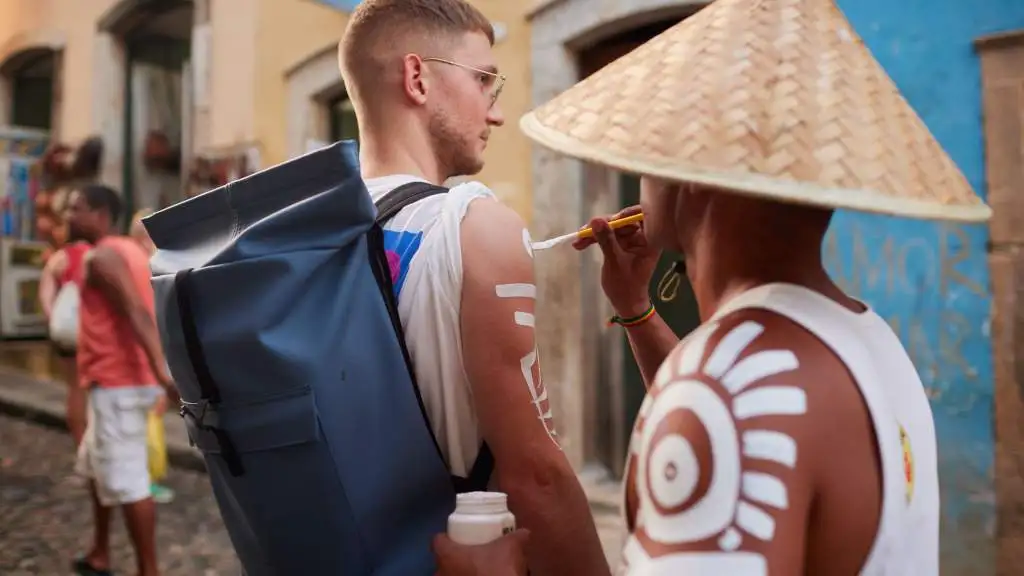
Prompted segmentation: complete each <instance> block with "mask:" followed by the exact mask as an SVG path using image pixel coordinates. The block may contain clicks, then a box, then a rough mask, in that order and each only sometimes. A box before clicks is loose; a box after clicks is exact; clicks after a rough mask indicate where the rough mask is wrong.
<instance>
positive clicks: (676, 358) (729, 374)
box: [623, 321, 807, 576]
mask: <svg viewBox="0 0 1024 576" xmlns="http://www.w3.org/2000/svg"><path fill="white" fill-rule="evenodd" d="M718 329H719V326H718V325H708V326H702V327H701V328H698V329H697V330H696V331H695V332H694V333H692V334H691V335H690V336H689V337H688V338H687V339H686V340H684V341H683V343H682V344H680V346H679V347H677V349H676V351H675V352H673V354H672V355H670V357H669V359H668V360H666V362H665V363H664V364H663V365H662V367H661V369H659V371H658V373H657V375H656V376H655V381H654V382H653V383H652V385H651V390H650V393H649V394H648V397H647V398H645V400H644V403H643V405H642V406H641V409H640V414H639V415H638V419H637V427H636V429H635V430H634V435H633V442H632V443H631V444H632V445H631V449H630V458H631V459H636V461H637V464H638V466H637V467H636V472H635V477H634V478H633V481H632V483H631V484H630V488H632V489H634V490H635V493H636V498H637V506H636V518H635V521H634V522H633V524H634V526H635V530H636V533H634V535H633V536H631V537H630V539H629V542H628V544H627V546H626V549H625V551H624V553H623V555H624V561H625V562H626V563H627V564H628V567H629V572H628V574H630V575H631V576H640V575H643V576H648V575H650V576H655V575H665V576H668V575H669V574H688V573H697V574H703V573H708V574H743V575H744V576H766V575H767V574H768V563H767V560H766V558H765V557H764V556H763V555H762V554H759V553H755V552H748V551H743V550H740V548H741V546H742V545H743V540H744V538H754V539H756V540H760V541H764V542H770V541H771V540H772V539H773V538H774V537H775V528H776V521H775V518H774V516H773V513H774V511H783V510H787V509H788V508H789V504H790V498H789V491H788V489H787V487H786V485H785V483H784V482H783V481H782V480H781V479H779V478H778V477H776V476H774V475H772V474H769V473H767V472H763V471H760V470H752V469H749V467H750V465H751V464H752V463H754V462H758V461H760V462H770V463H776V464H781V465H783V466H786V467H788V468H793V467H795V466H796V461H797V443H796V441H795V440H794V439H793V438H792V437H790V436H789V435H787V434H785V433H783V432H780V431H777V430H770V429H765V428H764V426H763V424H760V423H758V422H757V420H756V419H757V418H760V417H763V416H773V417H778V416H799V415H802V414H805V413H806V411H807V396H806V393H805V392H804V390H802V389H801V388H798V387H796V386H792V385H789V384H788V383H787V384H779V383H778V382H779V381H778V379H777V378H774V377H775V376H778V375H779V374H784V373H787V372H792V371H793V370H796V369H797V368H799V362H798V360H797V357H796V355H795V354H794V353H793V352H792V351H789V350H767V351H761V352H757V353H754V354H750V355H748V356H746V357H744V358H743V359H742V360H740V358H741V357H743V356H744V351H745V350H746V349H747V348H748V347H749V346H750V345H751V343H753V342H754V340H755V339H757V338H758V337H759V336H760V335H761V334H762V333H763V332H764V327H763V326H762V325H761V324H759V323H757V322H752V321H747V322H743V323H741V324H740V325H738V326H736V327H735V328H733V329H731V330H730V331H729V332H728V333H727V334H725V336H724V337H722V338H721V340H720V341H719V342H718V343H717V345H715V346H714V348H713V349H712V350H711V351H710V353H709V354H707V355H706V358H707V359H706V360H705V352H706V351H707V348H708V344H709V341H710V338H711V336H712V335H713V334H714V333H715V332H717V331H718ZM768 378H773V380H774V382H773V384H771V385H765V384H764V383H763V381H764V380H765V379H768ZM706 379H711V380H714V381H717V382H718V383H719V384H720V385H721V390H722V391H724V392H725V395H724V396H723V395H720V394H719V393H718V392H716V391H715V390H714V389H713V388H711V387H709V386H708V385H707V384H705V383H704V381H703V380H706ZM680 410H686V411H688V414H687V416H684V417H685V418H693V419H694V421H695V422H696V423H697V424H699V425H700V427H701V428H702V429H703V432H704V434H705V435H706V437H707V442H708V443H709V445H710V449H711V450H710V452H711V461H710V462H703V463H701V462H699V461H698V459H697V456H696V452H695V450H694V447H693V446H692V445H691V444H690V440H689V439H688V438H687V437H686V436H684V435H682V434H679V433H676V432H673V431H672V428H671V427H668V428H667V427H666V426H665V425H664V424H665V423H666V421H668V419H669V418H670V416H671V415H673V414H676V415H677V416H674V417H679V416H678V413H679V411H680ZM751 425H754V426H751ZM687 426H689V424H688V425H687ZM702 464H703V465H704V466H710V470H704V471H702V470H700V466H701V465H702ZM628 469H629V465H628V464H627V470H628ZM702 473H703V475H704V476H705V477H710V484H709V485H708V487H707V490H706V492H705V493H704V494H702V495H701V496H700V497H699V498H696V499H695V498H694V495H695V490H696V488H697V485H698V482H699V479H700V478H701V476H702ZM640 532H642V534H643V536H645V537H646V539H649V540H651V541H653V542H654V543H656V544H659V545H660V546H658V547H656V549H655V550H656V552H655V553H651V551H649V550H647V549H646V548H645V547H644V545H643V542H644V539H642V538H638V535H637V534H638V533H640ZM708 538H715V540H714V541H715V542H717V544H718V548H719V551H707V552H690V551H686V552H683V551H680V550H672V547H674V546H685V545H688V544H693V543H695V542H700V541H702V540H706V539H708Z"/></svg>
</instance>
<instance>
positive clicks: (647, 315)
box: [608, 302, 656, 328]
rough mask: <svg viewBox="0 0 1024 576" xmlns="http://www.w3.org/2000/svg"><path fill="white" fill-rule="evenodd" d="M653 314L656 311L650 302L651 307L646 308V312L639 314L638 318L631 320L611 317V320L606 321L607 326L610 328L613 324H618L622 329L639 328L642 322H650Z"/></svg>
mask: <svg viewBox="0 0 1024 576" xmlns="http://www.w3.org/2000/svg"><path fill="white" fill-rule="evenodd" d="M655 312H656V310H655V309H654V303H653V302H652V303H651V305H650V306H649V307H648V308H647V310H645V311H644V313H643V314H640V315H639V316H633V317H632V318H623V317H621V316H612V317H611V318H609V319H608V325H609V326H611V325H613V324H618V325H619V326H622V327H623V328H631V327H633V326H639V325H641V324H643V323H644V322H647V321H648V320H650V319H651V317H652V316H654V313H655Z"/></svg>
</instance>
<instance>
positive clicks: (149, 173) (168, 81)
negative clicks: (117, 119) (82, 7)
mask: <svg viewBox="0 0 1024 576" xmlns="http://www.w3.org/2000/svg"><path fill="white" fill-rule="evenodd" d="M193 22H194V7H193V3H192V2H191V1H190V0H161V1H160V2H139V1H138V0H120V2H118V3H117V4H116V5H115V6H114V7H113V8H111V9H110V10H109V11H108V13H107V15H105V16H104V17H103V18H101V20H100V29H101V30H103V31H105V32H108V33H110V34H112V35H113V36H114V37H116V38H117V39H118V41H119V43H120V44H121V46H122V48H123V50H124V58H125V61H124V71H125V74H124V84H123V86H122V94H123V110H122V126H123V131H122V134H121V138H122V141H123V146H124V147H123V163H122V175H121V176H122V190H123V194H124V201H125V202H124V203H125V218H123V219H122V224H123V225H124V226H125V227H126V228H127V226H128V224H129V222H130V217H131V215H132V214H133V213H134V212H135V211H136V210H141V209H150V210H158V209H161V208H164V207H167V206H169V205H171V204H174V203H176V202H179V201H181V200H182V199H184V197H185V192H186V184H187V179H186V178H185V173H184V172H185V170H184V169H183V168H184V166H186V165H187V164H188V163H189V160H188V158H185V151H186V150H188V148H189V146H187V142H186V140H187V139H188V138H189V135H190V131H189V128H190V126H188V118H189V112H190V111H189V109H188V108H189V106H190V99H189V94H187V91H186V87H185V84H184V83H185V82H186V81H187V80H186V76H187V75H188V71H189V66H190V52H191V44H192V28H193Z"/></svg>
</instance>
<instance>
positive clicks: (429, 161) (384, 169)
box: [359, 134, 447, 186]
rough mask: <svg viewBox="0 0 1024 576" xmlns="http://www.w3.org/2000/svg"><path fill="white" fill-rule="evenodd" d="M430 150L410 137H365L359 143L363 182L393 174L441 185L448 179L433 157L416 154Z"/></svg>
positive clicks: (402, 135) (424, 144)
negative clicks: (419, 151) (418, 178)
mask: <svg viewBox="0 0 1024 576" xmlns="http://www.w3.org/2000/svg"><path fill="white" fill-rule="evenodd" d="M418 150H429V147H428V146H427V145H426V143H423V144H420V143H418V142H417V139H416V138H414V137H413V136H412V135H410V134H399V135H396V136H391V137H385V138H380V139H378V138H374V137H365V138H364V139H363V141H362V142H361V143H360V150H359V164H360V171H361V173H362V175H363V178H379V177H381V176H392V175H394V174H408V175H410V176H419V177H420V178H423V179H424V180H426V181H427V182H430V183H431V184H436V185H439V186H440V185H441V184H443V183H444V181H445V180H446V178H447V176H446V175H445V174H444V170H443V169H442V168H441V166H440V163H439V162H438V161H437V158H436V157H435V155H434V154H423V153H417V151H418Z"/></svg>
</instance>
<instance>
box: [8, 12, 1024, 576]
mask: <svg viewBox="0 0 1024 576" xmlns="http://www.w3.org/2000/svg"><path fill="white" fill-rule="evenodd" d="M357 3H358V0H193V1H186V0H5V1H4V2H0V125H3V124H23V125H26V126H28V127H33V128H39V129H44V130H49V131H50V132H51V134H52V135H53V136H54V138H55V139H56V140H59V141H67V142H76V141H80V140H82V139H84V138H86V137H87V136H90V135H99V136H101V137H102V139H103V142H104V144H105V152H106V153H105V156H104V161H103V171H102V177H103V179H104V180H105V181H107V182H108V183H110V184H112V185H114V186H115V187H116V188H118V189H122V190H125V191H127V196H128V197H130V198H131V199H132V200H131V202H132V204H133V206H134V207H137V208H141V207H159V206H160V205H166V204H169V203H172V202H174V201H177V200H180V199H181V198H184V197H185V196H187V195H189V194H191V193H194V192H196V191H199V190H203V189H208V188H210V187H212V186H215V185H216V184H218V183H220V182H223V181H225V180H228V179H231V178H234V177H237V176H239V175H242V174H245V173H248V172H252V171H255V170H257V169H260V168H265V167H268V166H271V165H273V164H276V163H279V162H282V161H284V160H286V159H288V158H292V157H295V156H297V155H299V154H302V153H304V152H305V151H307V150H309V149H311V148H312V147H316V146H318V145H320V144H322V143H324V142H328V141H333V140H336V139H339V138H347V137H357V136H358V131H357V129H356V128H355V125H354V118H353V116H352V113H351V107H350V106H349V105H348V103H347V101H346V98H345V89H344V85H343V83H342V82H341V78H340V75H339V73H338V69H337V59H336V45H337V41H338V39H339V38H340V36H341V33H342V31H343V30H344V26H345V24H346V21H347V18H348V12H349V11H350V10H351V8H352V7H353V6H354V5H355V4H357ZM474 3H475V4H476V5H477V6H478V7H480V8H481V9H482V10H483V12H484V13H485V14H486V15H487V16H488V17H489V18H491V20H492V21H493V22H494V23H495V28H496V31H497V36H498V42H497V44H496V52H497V56H498V61H499V64H500V67H501V69H502V72H503V73H505V74H506V75H507V76H508V79H509V80H508V83H507V85H506V88H505V91H504V92H503V94H502V97H501V100H500V101H499V104H500V106H501V107H502V110H503V112H504V114H505V117H506V119H507V125H506V126H505V127H504V128H503V129H500V130H496V131H495V132H494V135H493V137H492V138H491V141H490V142H491V144H490V148H489V150H488V158H487V159H488V163H487V167H486V169H485V170H484V172H483V173H481V174H480V175H479V176H478V178H479V179H480V180H481V181H483V182H484V183H486V184H488V185H489V186H491V188H493V189H494V190H495V191H496V192H497V194H498V195H499V196H500V197H501V198H502V199H503V200H505V201H506V202H507V203H509V204H510V205H511V206H513V207H514V208H515V209H516V210H517V211H518V212H519V213H520V214H521V215H523V217H524V218H525V219H526V220H527V221H528V222H530V228H531V233H532V235H533V236H534V238H537V239H541V238H549V237H553V236H556V235H560V234H564V233H565V232H567V231H569V230H573V229H575V228H576V227H578V226H579V225H580V224H581V223H583V222H585V221H586V220H587V219H588V218H589V217H591V216H592V215H594V214H607V213H612V212H615V211H617V210H618V209H619V208H621V207H623V206H625V205H628V204H631V203H634V202H635V201H636V197H637V179H636V178H635V177H633V176H630V175H625V174H619V173H616V172H614V171H611V170H608V169H604V168H601V167H598V166H593V165H588V164H584V163H581V162H578V161H575V160H570V159H566V158H564V157H560V156H558V155H556V154H553V153H551V152H549V151H547V150H545V149H542V148H540V147H534V146H531V145H530V143H529V142H528V141H527V140H526V139H525V138H524V137H523V136H522V135H521V133H520V132H519V130H518V129H517V127H516V123H517V121H518V119H519V117H520V116H521V115H522V114H523V113H524V112H526V111H527V110H528V109H530V108H532V107H533V106H535V105H538V104H540V103H542V102H545V101H547V100H549V99H550V98H552V97H553V96H555V95H556V94H558V93H559V92H561V91H562V90H564V89H566V88H568V87H569V86H571V85H572V84H573V83H575V82H577V81H578V80H579V79H581V78H583V77H585V76H587V75H588V74H590V73H592V72H594V71H596V70H597V69H599V68H600V67H602V66H604V65H606V64H607V63H609V62H611V61H612V60H614V59H615V58H617V57H619V56H621V55H622V54H624V53H625V52H627V51H629V50H631V49H632V48H634V47H636V46H638V45H639V44H641V43H643V42H644V41H646V40H647V39H649V38H651V37H652V36H654V35H656V34H657V33H659V32H660V31H662V30H664V29H666V28H667V27H669V26H671V25H673V24H675V23H677V22H679V21H680V20H682V19H684V18H686V17H688V16H689V15H691V14H693V13H694V12H695V11H696V10H698V9H700V8H701V7H702V6H703V2H700V1H696V0H537V1H534V2H533V3H532V4H531V3H530V2H510V1H508V0H474ZM838 3H839V5H840V7H841V8H842V9H843V10H844V12H845V13H846V15H847V17H848V18H849V20H850V21H851V23H852V24H853V26H854V28H855V29H856V30H857V31H858V33H859V34H860V35H861V36H862V37H863V38H864V40H865V42H866V43H867V45H868V47H869V48H871V50H872V51H873V53H874V55H875V57H876V58H877V59H878V60H879V62H880V63H881V64H882V65H883V67H885V69H886V70H887V71H888V73H889V74H890V76H892V78H893V79H894V80H895V82H896V84H897V85H898V86H899V88H900V89H901V90H902V92H903V94H904V95H905V97H906V98H907V100H908V101H909V103H910V104H911V105H912V106H913V107H914V108H915V109H916V110H917V112H918V113H919V115H920V116H921V117H922V118H923V119H924V121H925V123H926V124H927V125H928V127H929V128H930V129H931V130H932V132H933V133H934V134H935V136H936V137H937V138H938V140H939V141H940V142H941V143H942V144H943V146H944V147H945V148H946V149H947V150H948V151H949V153H950V155H951V156H952V158H953V159H954V160H955V161H956V162H957V163H958V164H959V166H960V168H961V169H962V170H963V172H964V173H965V175H966V176H967V178H968V180H969V181H970V182H971V183H972V185H973V186H974V188H975V190H976V191H978V192H979V193H980V194H982V195H983V196H985V197H986V198H987V200H988V201H989V203H990V204H991V205H992V207H993V209H994V211H995V217H994V219H993V221H992V222H991V223H990V224H989V225H954V224H944V223H928V222H916V221H909V220H903V219H896V218H886V217H881V216H870V215H864V214H855V213H849V212H841V213H839V214H838V215H837V217H836V219H835V221H834V224H833V226H832V229H831V231H830V234H829V237H828V242H827V245H826V248H825V258H826V261H827V263H828V266H829V269H830V271H831V272H832V274H833V275H834V276H835V277H836V279H837V281H838V282H839V283H840V284H841V285H842V286H843V287H844V288H846V289H847V290H849V291H850V292H851V293H852V294H854V295H856V296H858V297H860V298H862V299H863V300H865V301H867V302H868V303H870V304H871V305H872V306H873V307H875V308H876V309H877V310H878V312H879V313H881V314H882V315H883V316H884V317H886V318H887V319H888V320H889V321H890V322H891V324H892V325H893V327H894V329H895V330H896V331H897V332H898V333H899V334H900V336H901V338H902V339H903V342H904V343H905V345H906V346H907V347H908V349H909V350H910V352H911V355H912V356H913V357H914V360H915V363H916V365H917V367H918V369H919V370H920V372H921V375H922V379H923V381H924V382H925V384H926V386H927V387H928V389H929V392H930V394H931V398H932V401H933V409H934V413H935V419H936V424H937V431H938V435H939V442H940V466H941V470H940V472H941V479H942V504H943V528H942V538H943V563H944V573H949V574H995V573H1007V574H1009V573H1014V566H1017V565H1019V564H1020V563H1021V562H1024V558H1018V556H1021V555H1024V552H1021V551H1022V550H1024V516H1022V515H1021V513H1020V512H1019V510H1020V509H1024V475H1022V474H1021V473H1020V472H1019V471H1020V470H1021V469H1024V431H1022V429H1021V425H1020V424H1019V422H1021V421H1022V418H1024V403H1022V399H1021V396H1022V392H1021V387H1020V383H1021V382H1022V381H1024V364H1021V363H1020V361H1019V360H1018V358H1021V357H1022V355H1021V353H1020V352H1019V351H1020V350H1021V346H1022V345H1021V343H1020V342H1018V339H1017V338H1016V336H1017V335H1018V334H1024V320H1022V319H1024V314H1022V313H1019V312H1017V310H1018V309H1024V308H1021V307H1020V306H1019V305H1018V299H1017V293H1018V291H1019V290H1020V289H1021V287H1024V255H1022V252H1021V250H1020V245H1021V243H1022V242H1024V222H1020V221H1019V220H1020V219H1021V218H1024V196H1022V194H1024V172H1022V171H1021V169H1020V166H1021V165H1022V162H1024V148H1022V138H1024V137H1022V134H1024V123H1022V119H1021V118H1022V114H1024V97H1022V93H1021V90H1022V89H1024V88H1022V87H1024V32H1019V31H1021V30H1024V3H1021V2H1020V1H1019V0H987V1H986V2H974V1H972V0H944V2H941V3H940V4H941V8H940V7H937V6H936V5H935V3H933V2H924V1H921V0H914V1H911V2H904V3H900V4H899V6H895V5H893V4H891V3H885V2H883V0H839V2H838ZM39 102H49V105H48V106H42V107H41V106H40V105H39ZM595 252H596V251H591V253H588V254H584V255H583V256H580V255H578V254H577V253H576V252H574V251H573V250H571V249H558V250H550V251H546V252H544V253H538V255H537V257H536V261H535V262H536V266H537V275H538V280H537V284H538V287H539V291H540V295H539V300H538V313H537V316H538V322H537V332H538V339H539V344H540V348H541V353H540V355H541V358H543V361H542V362H543V367H544V374H545V378H546V379H547V382H548V389H549V390H550V393H551V395H552V400H553V402H552V404H553V406H554V408H555V410H556V416H557V418H558V423H559V428H560V430H559V433H560V437H561V439H562V442H563V448H564V450H565V452H566V454H567V455H568V457H569V458H570V460H571V461H572V462H573V464H574V465H575V466H576V467H577V469H578V470H580V471H581V474H582V475H583V477H584V478H585V479H586V480H587V484H588V486H596V487H600V485H601V484H602V482H607V483H609V484H614V483H615V482H616V481H617V479H618V478H619V476H620V468H621V466H622V463H623V460H624V457H625V450H626V439H627V438H628V434H629V430H630V427H631V425H632V419H633V416H634V415H635V412H636V409H637V407H638V406H639V401H640V399H641V398H642V395H643V388H642V384H641V383H640V380H639V374H638V371H637V370H636V367H635V365H633V363H632V361H631V359H630V356H629V354H628V352H627V349H626V345H625V341H624V338H623V336H622V334H621V331H619V330H615V329H607V328H605V327H604V323H603V319H604V318H605V317H607V315H609V314H610V312H611V311H610V310H609V309H608V305H607V303H606V302H605V301H604V299H603V297H602V295H601V293H600V288H599V283H598V270H599V266H600V257H599V255H598V254H596V253H595ZM671 264H672V258H671V257H670V256H666V258H665V259H664V260H663V262H662V265H661V267H660V269H659V271H658V272H657V275H656V277H655V285H654V286H652V294H653V295H654V297H655V299H656V301H657V302H658V305H659V308H660V309H661V310H662V311H663V313H664V315H665V316H666V317H667V318H668V319H669V320H670V323H672V324H673V326H674V327H675V328H676V329H677V331H678V332H680V333H684V332H686V331H687V330H689V329H690V328H692V327H693V326H695V325H696V324H697V322H698V318H697V315H696V309H695V302H694V301H693V296H692V293H691V292H690V291H689V290H688V285H687V284H686V283H685V282H679V283H676V282H673V281H672V278H671V276H662V274H663V273H664V272H665V271H666V270H667V269H668V268H669V267H670V265H671ZM1018 325H1019V326H1020V328H1019V329H1018ZM595 490H597V488H595Z"/></svg>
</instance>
